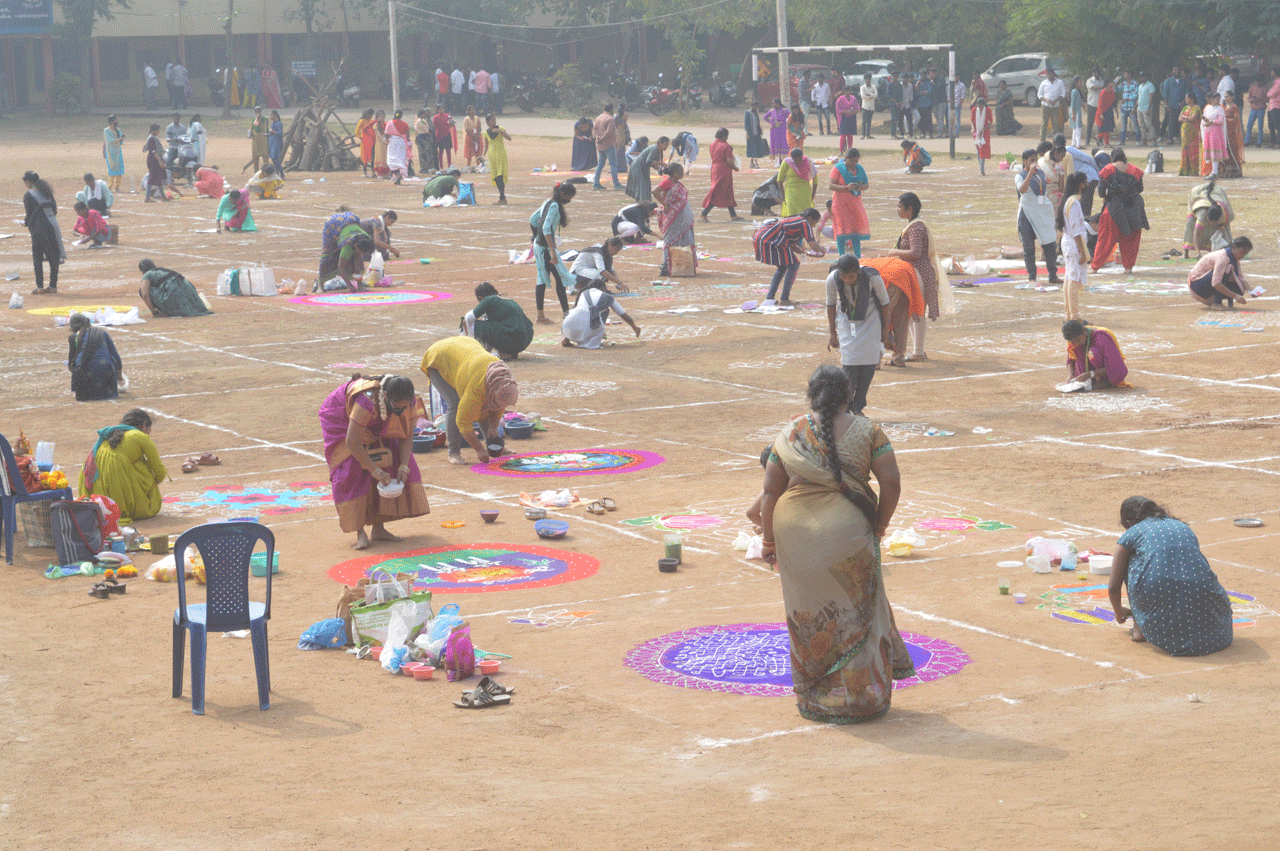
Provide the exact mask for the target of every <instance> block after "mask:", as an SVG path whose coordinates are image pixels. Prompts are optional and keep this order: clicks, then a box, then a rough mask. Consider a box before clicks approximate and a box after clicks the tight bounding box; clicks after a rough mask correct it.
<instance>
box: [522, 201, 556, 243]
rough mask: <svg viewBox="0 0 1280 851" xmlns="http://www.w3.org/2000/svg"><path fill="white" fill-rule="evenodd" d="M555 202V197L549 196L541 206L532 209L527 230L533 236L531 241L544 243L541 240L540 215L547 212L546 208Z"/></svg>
mask: <svg viewBox="0 0 1280 851" xmlns="http://www.w3.org/2000/svg"><path fill="white" fill-rule="evenodd" d="M554 203H556V199H554V198H549V199H547V201H546V202H544V203H543V205H542V206H541V207H539V208H538V209H536V210H534V211H533V215H532V216H530V217H529V232H530V233H531V234H532V236H533V241H534V242H536V243H538V244H539V245H545V244H546V243H545V242H544V241H543V240H542V217H543V216H545V215H546V214H547V208H548V207H549V206H551V205H552V204H554Z"/></svg>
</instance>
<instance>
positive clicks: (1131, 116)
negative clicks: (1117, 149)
mask: <svg viewBox="0 0 1280 851" xmlns="http://www.w3.org/2000/svg"><path fill="white" fill-rule="evenodd" d="M1130 121H1132V122H1133V133H1134V135H1135V136H1137V137H1138V140H1139V141H1141V140H1142V128H1141V127H1139V126H1138V112H1137V110H1136V109H1121V110H1120V144H1121V145H1123V144H1124V142H1125V139H1127V138H1128V136H1129V122H1130Z"/></svg>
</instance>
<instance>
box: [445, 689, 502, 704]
mask: <svg viewBox="0 0 1280 851" xmlns="http://www.w3.org/2000/svg"><path fill="white" fill-rule="evenodd" d="M510 702H511V695H509V694H489V692H487V691H484V690H483V689H478V688H477V689H472V690H471V691H464V692H463V693H462V700H461V701H458V700H455V701H454V702H453V705H454V706H456V707H458V708H459V709H488V708H489V707H491V706H502V705H505V704H508V703H510Z"/></svg>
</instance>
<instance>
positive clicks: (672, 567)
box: [658, 558, 680, 573]
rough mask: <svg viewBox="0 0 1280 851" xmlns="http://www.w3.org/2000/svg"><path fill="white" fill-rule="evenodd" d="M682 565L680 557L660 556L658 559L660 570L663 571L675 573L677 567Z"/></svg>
mask: <svg viewBox="0 0 1280 851" xmlns="http://www.w3.org/2000/svg"><path fill="white" fill-rule="evenodd" d="M679 566H680V559H676V558H660V559H658V570H661V571H662V572H663V573H675V572H676V568H678V567H679Z"/></svg>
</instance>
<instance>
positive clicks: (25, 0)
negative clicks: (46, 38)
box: [0, 0, 53, 35]
mask: <svg viewBox="0 0 1280 851" xmlns="http://www.w3.org/2000/svg"><path fill="white" fill-rule="evenodd" d="M52 22H53V0H0V35H22V34H29V33H45V32H48V31H49V25H50V24H51V23H52Z"/></svg>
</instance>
